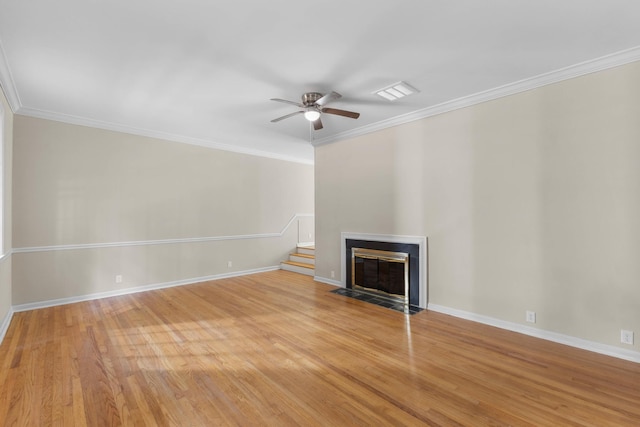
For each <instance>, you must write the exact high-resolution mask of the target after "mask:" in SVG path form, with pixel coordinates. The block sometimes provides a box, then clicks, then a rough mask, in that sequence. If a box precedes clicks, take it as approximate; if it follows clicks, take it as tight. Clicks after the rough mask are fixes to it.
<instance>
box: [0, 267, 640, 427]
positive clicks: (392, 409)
mask: <svg viewBox="0 0 640 427" xmlns="http://www.w3.org/2000/svg"><path fill="white" fill-rule="evenodd" d="M331 289H333V288H332V287H331V286H329V285H324V284H321V283H317V282H314V281H313V279H312V278H310V277H307V276H302V275H298V274H295V273H289V272H284V271H277V272H270V273H264V274H256V275H251V276H245V277H239V278H233V279H225V280H218V281H214V282H208V283H202V284H195V285H189V286H182V287H177V288H171V289H165V290H158V291H150V292H145V293H139V294H134V295H127V296H122V297H115V298H108V299H103V300H98V301H91V302H84V303H78V304H71V305H66V306H59V307H54V308H47V309H41V310H34V311H30V312H23V313H16V314H15V315H14V318H13V321H12V323H11V326H10V328H9V331H8V333H7V335H6V337H5V340H4V342H3V344H2V345H1V346H0V387H1V388H0V425H14V424H15V425H29V426H47V425H59V426H72V425H76V426H82V425H89V426H100V425H106V426H117V425H129V426H145V425H148V426H156V425H157V426H165V425H176V426H215V425H242V426H250V425H274V426H287V425H302V426H314V425H322V426H349V425H363V426H365V425H366V426H372V425H376V426H381V425H393V426H401V425H407V426H417V425H438V426H440V425H444V426H456V425H465V426H482V425H493V426H496V425H498V426H500V425H515V426H524V425H532V426H547V425H549V426H574V425H579V426H590V425H593V426H638V425H640V364H636V363H633V362H625V361H622V360H618V359H615V358H610V357H606V356H601V355H597V354H594V353H589V352H586V351H582V350H578V349H573V348H570V347H565V346H562V345H558V344H554V343H550V342H547V341H543V340H538V339H535V338H531V337H527V336H523V335H519V334H516V333H512V332H508V331H504V330H500V329H495V328H491V327H489V326H484V325H480V324H475V323H472V322H468V321H464V320H459V319H456V318H453V317H450V316H446V315H443V314H439V313H434V312H429V311H423V312H421V313H419V314H416V315H414V316H411V317H409V316H405V315H403V314H401V313H397V312H394V311H391V310H387V309H384V308H381V307H377V306H373V305H369V304H367V303H364V302H360V301H356V300H352V299H348V298H346V297H343V296H339V295H335V294H332V293H330V292H329V291H330V290H331ZM3 422H4V424H2V423H3Z"/></svg>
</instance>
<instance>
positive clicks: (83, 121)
mask: <svg viewBox="0 0 640 427" xmlns="http://www.w3.org/2000/svg"><path fill="white" fill-rule="evenodd" d="M15 112H16V113H17V114H20V115H23V116H29V117H35V118H38V119H45V120H53V121H57V122H63V123H69V124H74V125H79V126H87V127H92V128H97V129H103V130H108V131H113V132H121V133H128V134H131V135H138V136H145V137H149V138H155V139H162V140H165V141H173V142H180V143H183V144H190V145H197V146H200V147H205V148H212V149H215V150H223V151H231V152H234V153H240V154H247V155H250V156H258V157H266V158H270V159H275V160H284V161H287V162H293V163H302V164H307V165H313V160H306V159H301V158H299V157H294V156H286V155H282V154H277V153H272V152H269V151H262V150H256V149H252V148H247V147H239V146H237V145H231V144H225V143H221V142H214V141H209V140H206V139H200V138H192V137H188V136H184V135H176V134H172V133H168V132H161V131H155V130H151V129H143V128H137V127H134V126H127V125H122V124H117V123H111V122H106V121H102V120H95V119H90V118H86V117H80V116H74V115H71V114H62V113H54V112H51V111H45V110H39V109H35V108H27V107H20V108H18V110H17V111H15Z"/></svg>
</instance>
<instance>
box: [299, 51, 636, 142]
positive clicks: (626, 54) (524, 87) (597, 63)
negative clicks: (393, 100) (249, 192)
mask: <svg viewBox="0 0 640 427" xmlns="http://www.w3.org/2000/svg"><path fill="white" fill-rule="evenodd" d="M639 60H640V46H637V47H634V48H631V49H627V50H623V51H620V52H616V53H613V54H610V55H606V56H602V57H600V58H596V59H593V60H590V61H585V62H581V63H579V64H575V65H571V66H569V67H565V68H561V69H559V70H555V71H551V72H549V73H545V74H540V75H538V76H535V77H532V78H528V79H524V80H519V81H517V82H513V83H509V84H506V85H503V86H499V87H496V88H493V89H489V90H486V91H482V92H478V93H475V94H473V95H469V96H465V97H462V98H458V99H454V100H451V101H447V102H443V103H441V104H438V105H434V106H432V107H427V108H423V109H420V110H417V111H414V112H411V113H407V114H403V115H400V116H396V117H393V118H391V119H388V120H382V121H380V122H376V123H372V124H370V125H366V126H362V127H359V128H356V129H352V130H349V131H346V132H341V133H338V134H335V135H332V136H328V137H326V138H320V139H317V140H315V141H312V143H311V144H312V145H313V146H314V147H317V146H320V145H324V144H329V143H332V142H337V141H343V140H345V139H350V138H355V137H358V136H362V135H366V134H369V133H373V132H376V131H379V130H382V129H386V128H390V127H393V126H398V125H402V124H405V123H409V122H413V121H416V120H420V119H424V118H427V117H432V116H435V115H438V114H442V113H447V112H450V111H454V110H458V109H460V108H465V107H470V106H472V105H476V104H480V103H483V102H487V101H492V100H494V99H498V98H504V97H506V96H510V95H515V94H518V93H521V92H525V91H528V90H532V89H537V88H540V87H542V86H547V85H550V84H554V83H559V82H562V81H565V80H569V79H573V78H576V77H580V76H584V75H586V74H591V73H596V72H598V71H603V70H607V69H610V68H614V67H619V66H621V65H625V64H629V63H632V62H636V61H639Z"/></svg>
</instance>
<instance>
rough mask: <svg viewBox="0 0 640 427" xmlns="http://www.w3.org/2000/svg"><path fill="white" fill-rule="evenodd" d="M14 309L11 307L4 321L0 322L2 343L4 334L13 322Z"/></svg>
mask: <svg viewBox="0 0 640 427" xmlns="http://www.w3.org/2000/svg"><path fill="white" fill-rule="evenodd" d="M13 313H14V310H13V309H12V308H11V309H9V312H8V313H7V315H6V316H4V319H2V323H0V344H2V341H3V340H4V336H5V335H6V334H7V331H8V330H9V325H10V324H11V319H12V318H13Z"/></svg>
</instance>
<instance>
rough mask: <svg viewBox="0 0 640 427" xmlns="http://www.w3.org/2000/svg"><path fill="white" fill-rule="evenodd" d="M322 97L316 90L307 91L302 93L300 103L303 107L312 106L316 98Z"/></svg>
mask: <svg viewBox="0 0 640 427" xmlns="http://www.w3.org/2000/svg"><path fill="white" fill-rule="evenodd" d="M320 98H322V94H321V93H318V92H307V93H304V94H302V104H303V105H304V106H305V107H313V105H314V104H315V103H316V101H317V100H318V99H320Z"/></svg>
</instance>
